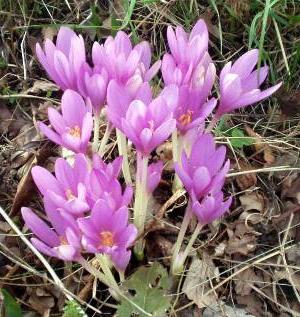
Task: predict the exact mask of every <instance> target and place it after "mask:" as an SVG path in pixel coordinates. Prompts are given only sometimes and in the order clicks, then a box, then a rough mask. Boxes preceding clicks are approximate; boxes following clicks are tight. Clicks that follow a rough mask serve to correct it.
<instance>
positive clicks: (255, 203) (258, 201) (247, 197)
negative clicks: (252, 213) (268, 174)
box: [239, 192, 266, 212]
mask: <svg viewBox="0 0 300 317" xmlns="http://www.w3.org/2000/svg"><path fill="white" fill-rule="evenodd" d="M239 200H240V202H241V205H242V207H243V209H244V211H248V210H257V211H259V212H263V211H264V210H265V207H266V206H265V203H266V202H265V199H264V197H263V195H262V194H260V193H259V192H253V193H246V194H244V195H241V196H240V197H239Z"/></svg>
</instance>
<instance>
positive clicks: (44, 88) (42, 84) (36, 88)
mask: <svg viewBox="0 0 300 317" xmlns="http://www.w3.org/2000/svg"><path fill="white" fill-rule="evenodd" d="M58 90H59V88H58V86H57V85H55V84H54V83H52V82H51V81H44V80H36V81H35V82H34V84H33V86H32V87H30V88H29V89H27V90H26V91H24V92H23V93H24V94H38V93H40V92H48V91H58Z"/></svg>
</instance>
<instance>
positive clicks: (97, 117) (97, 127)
mask: <svg viewBox="0 0 300 317" xmlns="http://www.w3.org/2000/svg"><path fill="white" fill-rule="evenodd" d="M99 134H100V114H99V113H95V115H94V139H93V147H92V149H93V152H94V153H97V152H98V147H99Z"/></svg>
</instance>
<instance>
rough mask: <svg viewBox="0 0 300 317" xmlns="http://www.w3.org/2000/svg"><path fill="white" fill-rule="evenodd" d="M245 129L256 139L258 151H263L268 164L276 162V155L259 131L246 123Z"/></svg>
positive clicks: (255, 145)
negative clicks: (255, 130)
mask: <svg viewBox="0 0 300 317" xmlns="http://www.w3.org/2000/svg"><path fill="white" fill-rule="evenodd" d="M245 130H246V132H247V134H248V135H249V136H251V137H252V138H254V139H255V143H254V147H255V150H256V151H257V152H258V153H260V152H263V158H264V161H265V162H266V165H271V164H273V163H274V162H275V156H274V154H273V151H272V148H271V147H270V145H269V144H267V143H265V142H263V138H262V137H261V136H260V135H259V134H258V133H256V132H254V131H253V130H252V129H251V128H250V127H249V126H248V125H245Z"/></svg>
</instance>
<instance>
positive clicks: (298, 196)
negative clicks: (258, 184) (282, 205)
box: [281, 174, 300, 204]
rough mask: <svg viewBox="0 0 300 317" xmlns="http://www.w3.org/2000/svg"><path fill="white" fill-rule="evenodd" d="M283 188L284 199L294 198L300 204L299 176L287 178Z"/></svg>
mask: <svg viewBox="0 0 300 317" xmlns="http://www.w3.org/2000/svg"><path fill="white" fill-rule="evenodd" d="M282 187H283V188H282V191H281V197H282V198H294V199H295V200H296V202H297V203H298V204H300V177H299V176H298V175H297V174H294V175H293V176H291V177H288V178H286V179H285V180H284V182H283V186H282Z"/></svg>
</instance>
